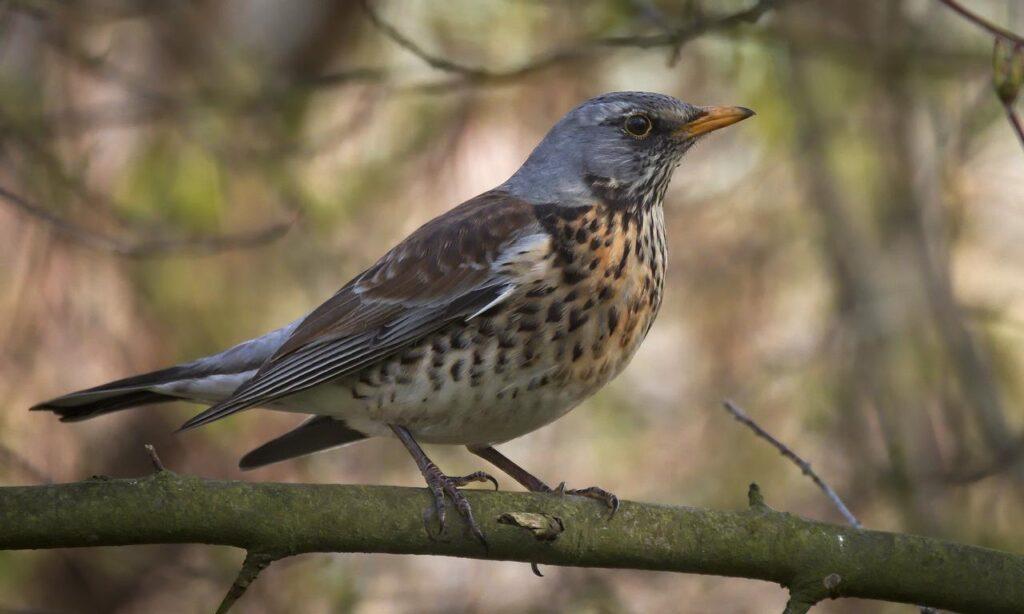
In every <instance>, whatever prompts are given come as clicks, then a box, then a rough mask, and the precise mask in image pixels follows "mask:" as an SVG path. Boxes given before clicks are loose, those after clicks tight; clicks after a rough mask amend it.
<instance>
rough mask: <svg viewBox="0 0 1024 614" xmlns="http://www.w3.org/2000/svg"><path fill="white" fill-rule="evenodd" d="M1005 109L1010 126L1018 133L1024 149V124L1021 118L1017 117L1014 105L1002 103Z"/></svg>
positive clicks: (1003, 101)
mask: <svg viewBox="0 0 1024 614" xmlns="http://www.w3.org/2000/svg"><path fill="white" fill-rule="evenodd" d="M1001 102H1002V104H1003V109H1005V110H1006V119H1007V120H1009V122H1010V125H1011V126H1013V131H1014V132H1016V133H1017V138H1018V139H1020V144H1021V147H1024V123H1022V122H1021V119H1020V116H1019V115H1017V110H1016V109H1015V108H1013V103H1011V102H1007V101H1005V100H1002V101H1001Z"/></svg>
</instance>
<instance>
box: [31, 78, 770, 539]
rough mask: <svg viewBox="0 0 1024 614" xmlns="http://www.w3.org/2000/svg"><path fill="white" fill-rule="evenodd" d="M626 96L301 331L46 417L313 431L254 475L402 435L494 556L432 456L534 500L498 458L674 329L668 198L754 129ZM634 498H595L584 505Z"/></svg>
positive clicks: (735, 113)
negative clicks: (689, 155)
mask: <svg viewBox="0 0 1024 614" xmlns="http://www.w3.org/2000/svg"><path fill="white" fill-rule="evenodd" d="M753 114H754V113H753V111H750V110H749V109H745V108H743V107H700V106H694V105H690V104H687V103H685V102H681V101H679V100H677V99H675V98H672V97H670V96H665V95H661V94H652V93H644V92H618V93H611V94H605V95H603V96H599V97H597V98H593V99H591V100H588V101H586V102H584V103H583V104H581V105H579V106H578V107H576V108H575V109H573V110H572V111H570V112H569V113H568V114H567V115H566V116H565V117H563V118H562V119H561V120H560V121H559V122H558V123H557V124H556V125H555V126H554V128H552V129H551V131H550V132H549V133H548V134H547V136H545V137H544V140H543V141H541V143H540V144H539V145H538V146H537V147H536V149H534V150H533V152H532V153H531V154H530V157H529V158H528V159H527V160H526V162H525V163H524V164H523V165H522V167H521V168H520V169H519V170H518V171H516V173H515V174H514V175H512V177H511V178H509V179H508V181H506V182H505V183H503V184H501V185H500V186H498V187H497V188H494V189H493V190H490V191H488V192H485V193H483V194H481V195H479V196H477V197H475V198H472V199H470V200H468V201H466V202H465V203H462V204H461V205H459V206H457V207H455V208H454V209H451V210H450V211H448V212H447V213H444V214H442V215H440V216H439V217H437V218H435V219H434V220H432V221H430V222H428V223H426V224H425V225H423V226H422V227H421V228H419V229H418V230H416V231H415V232H413V233H412V234H411V235H409V237H408V238H406V239H405V240H404V241H402V242H401V243H399V244H398V245H397V246H395V247H394V248H393V249H391V251H389V252H388V253H386V254H385V255H384V256H383V257H382V258H381V259H380V260H378V261H377V262H376V264H374V265H373V266H371V267H370V268H368V269H367V270H366V271H364V272H363V273H361V274H360V275H358V276H357V277H356V278H355V279H353V280H352V281H350V282H349V283H348V284H346V285H345V286H344V287H343V288H342V289H341V290H339V291H338V292H337V293H336V294H335V295H334V296H332V297H331V298H330V299H328V300H327V302H325V303H324V304H322V305H321V306H319V307H318V308H316V309H315V310H314V311H313V312H311V313H310V314H309V315H307V316H306V317H304V318H302V319H301V320H298V321H295V322H292V323H291V324H288V325H287V326H284V327H283V328H280V329H277V330H275V331H273V332H270V333H267V334H266V335H263V336H262V337H257V338H255V339H252V340H250V341H246V342H244V343H242V344H240V345H237V346H235V347H233V348H231V349H229V350H226V351H224V352H221V353H219V354H215V355H212V356H207V357H205V358H200V359H198V360H195V361H192V362H188V363H184V364H180V365H177V366H174V367H170V368H167V369H162V370H159V371H154V372H152V373H146V374H143V375H137V376H135V377H129V378H127V379H122V380H118V381H115V382H111V383H109V384H104V385H102V386H97V387H95V388H90V389H88V390H82V391H79V392H73V393H70V394H67V395H64V396H61V397H58V398H56V399H52V400H50V401H46V402H44V403H40V404H39V405H36V406H35V407H33V408H32V409H34V410H47V411H52V412H53V413H55V414H57V415H58V416H60V419H61V420H62V421H76V420H84V419H88V418H93V417H95V416H99V415H101V414H106V413H110V412H113V411H118V410H122V409H128V408H131V407H138V406H142V405H150V404H154V403H162V402H165V401H173V400H177V399H184V400H188V401H194V402H198V403H204V404H209V405H211V407H210V408H209V409H207V410H206V411H204V412H202V413H200V414H199V415H197V416H195V417H194V418H192V419H191V420H189V421H188V422H186V423H185V424H184V426H183V427H182V429H191V428H194V427H197V426H200V425H203V424H207V423H209V422H213V421H214V420H219V419H221V418H224V417H226V416H229V415H231V414H234V413H236V412H239V411H242V410H244V409H249V408H251V407H265V408H269V409H276V410H284V411H290V412H300V413H305V414H312V416H313V417H311V418H310V419H309V420H307V421H306V422H304V423H303V424H302V425H301V426H299V427H297V428H296V429H295V430H293V431H291V432H289V433H286V434H284V435H282V436H280V437H278V438H277V439H274V440H272V441H270V442H268V443H266V444H264V445H263V446H260V447H259V448H257V449H255V450H253V451H252V452H249V453H248V454H246V455H245V456H244V457H243V458H242V460H241V462H240V466H241V467H242V468H243V469H251V468H254V467H259V466H262V465H266V464H269V463H274V462H278V461H281V460H285V459H288V458H293V457H296V456H301V455H304V454H310V453H312V452H317V451H320V450H325V449H327V448H333V447H337V446H341V445H344V444H348V443H351V442H354V441H358V440H361V439H365V438H368V437H380V436H389V437H390V436H393V437H397V438H398V439H399V440H400V441H401V442H402V443H403V444H404V445H405V447H406V448H407V449H408V450H409V453H410V454H411V455H412V457H413V459H414V460H415V461H416V464H417V466H418V467H419V469H420V472H421V473H422V474H423V477H424V479H425V480H426V482H427V485H428V487H429V488H430V490H431V492H432V493H433V497H434V501H435V506H436V508H435V509H436V513H437V515H438V519H439V522H440V524H441V526H442V528H443V527H444V522H445V521H444V515H445V498H448V499H451V500H452V502H453V503H454V505H455V508H456V509H457V510H458V512H459V514H460V515H461V516H462V517H463V518H464V519H465V521H466V522H467V524H468V525H469V527H470V528H471V530H472V531H473V533H474V535H476V536H477V537H478V538H479V539H481V540H483V535H482V533H481V532H480V529H479V527H478V526H477V523H476V522H475V520H474V519H473V514H472V510H471V509H470V506H469V503H468V501H467V500H466V498H465V497H464V496H463V495H462V493H460V492H459V490H458V489H459V487H461V486H464V485H465V484H467V483H469V482H483V481H486V480H490V481H492V482H494V484H495V487H497V482H496V481H495V480H494V478H492V477H491V476H490V475H488V474H486V473H484V472H476V473H474V474H471V475H468V476H463V477H452V476H448V475H445V474H444V473H442V472H441V470H440V469H438V467H437V466H436V465H435V464H434V463H433V462H432V461H431V460H430V459H429V458H428V457H427V455H426V454H425V453H424V452H423V450H422V449H421V448H420V446H419V443H418V442H426V443H436V444H460V445H464V446H466V447H467V448H468V449H469V450H470V451H471V452H472V453H474V454H476V455H478V456H480V457H482V458H484V459H486V460H487V461H489V462H491V463H492V464H494V465H495V466H497V467H498V468H499V469H501V470H502V471H504V472H505V473H507V474H508V475H510V476H511V477H512V478H514V479H515V480H516V481H518V482H519V483H520V484H522V485H523V486H524V487H526V488H527V489H529V490H531V491H535V492H552V489H551V488H550V487H549V486H548V485H547V484H545V483H544V482H543V481H541V480H540V479H538V478H536V477H534V476H533V475H531V474H530V473H528V472H527V471H526V470H525V469H522V468H521V467H519V466H518V465H516V464H515V463H513V462H512V461H511V460H509V459H508V458H507V457H505V456H504V455H502V454H501V453H500V452H498V451H497V450H496V449H495V448H494V447H493V446H494V445H495V444H498V443H502V442H505V441H508V440H510V439H514V438H516V437H519V436H520V435H523V434H525V433H529V432H530V431H533V430H535V429H537V428H540V427H542V426H544V425H546V424H548V423H550V422H552V421H553V420H555V419H557V418H559V417H561V416H562V415H564V414H565V413H566V412H568V411H569V410H571V409H572V408H573V407H575V406H576V405H578V404H579V403H580V402H581V401H582V400H584V399H586V398H587V397H588V396H590V395H592V394H593V393H594V392H595V391H597V390H598V389H599V388H601V387H602V386H603V385H604V384H606V383H607V382H608V381H609V380H611V379H612V378H613V377H615V376H616V375H618V374H619V373H620V372H621V371H622V370H623V368H625V366H626V364H627V363H628V362H629V360H630V358H632V356H633V354H634V353H635V352H636V350H637V348H638V347H639V345H640V343H641V341H643V339H644V336H645V335H646V334H647V331H648V330H650V327H651V324H652V323H653V322H654V318H655V316H656V315H657V313H658V308H659V307H660V305H661V298H662V290H663V288H664V282H665V262H666V246H665V225H664V214H663V211H662V200H663V198H664V196H665V190H666V188H667V187H668V183H669V179H670V177H671V176H672V172H673V170H674V169H675V168H676V166H678V164H679V161H680V159H681V158H682V156H683V154H684V153H686V151H687V150H688V149H690V147H691V146H693V144H694V143H695V142H696V141H697V140H698V139H699V138H700V137H701V136H703V135H705V134H707V133H709V132H711V131H712V130H717V129H718V128H722V127H725V126H728V125H730V124H733V123H735V122H738V121H740V120H742V119H745V118H747V117H750V116H751V115H753ZM559 490H562V491H563V492H566V493H571V494H579V495H584V496H589V497H593V498H596V499H600V500H603V501H604V502H605V503H607V504H608V505H609V507H611V508H612V510H613V511H614V508H615V506H617V499H616V498H615V496H614V495H612V494H611V493H608V492H606V491H604V490H602V489H600V488H597V487H591V488H587V489H582V490H568V491H565V490H563V489H561V487H560V488H559Z"/></svg>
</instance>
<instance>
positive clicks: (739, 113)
mask: <svg viewBox="0 0 1024 614" xmlns="http://www.w3.org/2000/svg"><path fill="white" fill-rule="evenodd" d="M701 110H702V111H703V112H704V114H703V115H701V116H700V117H698V118H697V119H695V120H693V121H692V122H689V123H687V124H683V125H682V126H680V127H679V128H678V129H676V131H675V135H676V136H677V137H680V138H684V139H692V138H695V137H698V136H700V135H702V134H707V133H708V132H712V131H714V130H718V129H719V128H725V127H726V126H731V125H733V124H735V123H736V122H739V121H743V120H745V119H747V118H748V117H750V116H751V115H753V114H754V112H753V111H751V110H750V109H748V108H746V107H701Z"/></svg>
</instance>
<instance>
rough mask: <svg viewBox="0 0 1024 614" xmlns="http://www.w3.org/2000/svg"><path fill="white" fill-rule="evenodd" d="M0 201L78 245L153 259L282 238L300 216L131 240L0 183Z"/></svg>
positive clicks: (217, 250)
mask: <svg viewBox="0 0 1024 614" xmlns="http://www.w3.org/2000/svg"><path fill="white" fill-rule="evenodd" d="M0 203H7V204H9V205H10V206H12V207H14V208H15V209H17V210H19V211H21V212H22V213H25V214H27V215H29V216H30V217H32V218H34V219H36V220H39V221H41V222H45V223H46V224H48V225H49V226H50V228H52V229H53V231H54V232H55V233H57V234H58V235H60V236H61V237H63V238H65V239H68V240H70V241H73V242H75V243H78V244H79V245H83V246H85V247H88V248H91V249H95V250H100V251H106V252H111V253H113V254H116V255H118V256H126V257H129V258H154V257H162V256H170V255H186V254H187V255H196V256H206V255H211V254H218V253H220V252H224V251H228V250H232V249H245V248H250V247H256V246H259V245H264V244H267V243H271V242H273V241H276V240H277V239H279V238H281V237H283V236H284V235H285V234H286V233H287V232H288V231H289V230H291V228H292V226H294V225H295V223H296V222H298V220H299V219H300V217H301V212H300V211H298V210H296V211H293V213H292V215H291V216H290V218H289V219H287V220H285V221H283V222H274V223H271V224H268V225H266V226H264V227H262V228H257V229H255V230H249V231H242V232H236V233H226V234H221V235H209V236H193V237H184V238H178V237H155V238H148V239H143V240H139V241H134V242H133V241H128V240H125V239H121V238H119V237H115V236H112V235H108V234H106V233H104V232H100V231H98V230H92V229H90V228H86V227H85V226H80V225H78V224H77V223H75V222H72V221H70V220H68V219H65V218H63V217H61V216H59V215H57V214H56V213H53V212H52V211H50V210H49V209H47V208H45V207H42V206H40V205H38V204H36V203H33V202H30V201H28V200H26V199H25V198H22V197H21V196H19V195H18V194H16V193H14V192H12V191H10V190H8V189H6V188H4V187H3V186H0Z"/></svg>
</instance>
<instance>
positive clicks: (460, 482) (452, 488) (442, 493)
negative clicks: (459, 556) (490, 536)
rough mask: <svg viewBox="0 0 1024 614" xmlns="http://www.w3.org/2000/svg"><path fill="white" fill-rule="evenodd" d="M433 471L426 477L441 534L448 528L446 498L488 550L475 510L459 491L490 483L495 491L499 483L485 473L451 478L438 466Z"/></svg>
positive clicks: (479, 472) (480, 472)
mask: <svg viewBox="0 0 1024 614" xmlns="http://www.w3.org/2000/svg"><path fill="white" fill-rule="evenodd" d="M432 469H433V470H432V471H429V472H428V473H427V474H426V476H425V477H426V480H427V487H428V488H429V489H430V493H431V495H433V497H434V510H435V511H436V512H437V521H438V525H439V526H440V530H441V533H444V530H445V527H446V522H445V521H446V515H447V507H446V506H445V497H447V498H449V499H451V501H452V503H453V504H454V505H455V510H456V511H457V512H458V513H459V515H460V516H462V517H463V518H464V519H465V520H466V524H468V525H469V530H470V531H471V532H472V533H473V536H474V537H475V538H476V539H477V540H478V541H479V542H480V543H481V544H483V546H484V548H486V547H487V538H485V537H484V533H483V531H482V530H480V525H479V524H477V522H476V518H474V517H473V509H472V508H471V507H470V505H469V501H468V500H467V499H466V496H465V495H463V494H462V492H461V491H460V490H459V487H460V486H465V485H466V484H469V483H472V482H488V481H490V482H491V483H493V484H494V489H495V490H497V489H498V481H497V480H495V479H494V478H493V477H492V476H490V475H488V474H487V473H484V472H483V471H477V472H474V473H471V474H469V475H464V476H455V477H449V476H447V475H445V474H443V473H441V471H440V470H439V469H437V467H436V466H435V467H433V468H432Z"/></svg>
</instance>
